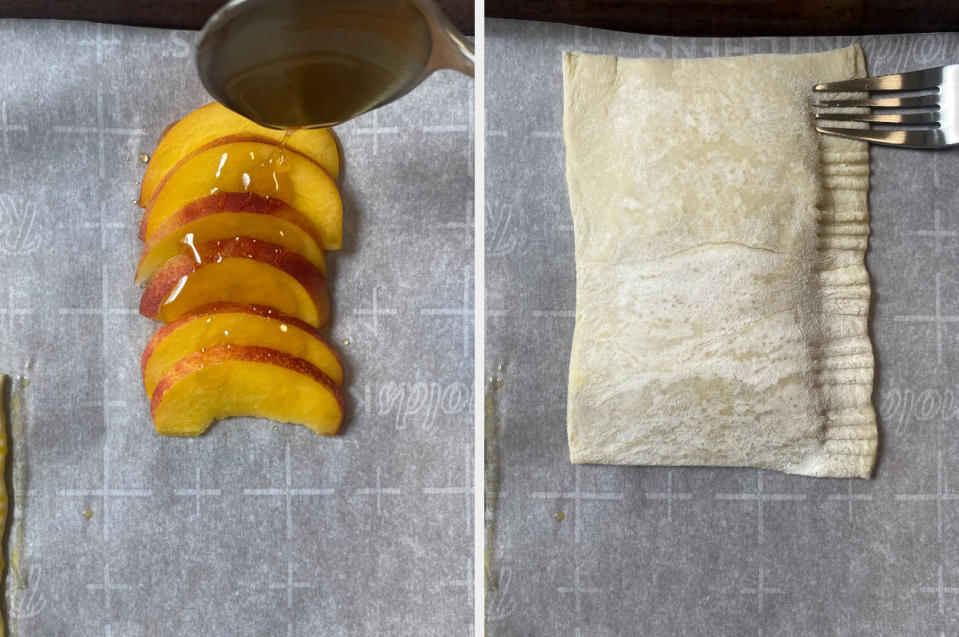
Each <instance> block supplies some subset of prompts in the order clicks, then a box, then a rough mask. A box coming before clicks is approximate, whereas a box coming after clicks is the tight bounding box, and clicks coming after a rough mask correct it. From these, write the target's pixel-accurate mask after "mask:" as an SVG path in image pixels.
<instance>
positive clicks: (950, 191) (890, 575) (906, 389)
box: [486, 20, 959, 636]
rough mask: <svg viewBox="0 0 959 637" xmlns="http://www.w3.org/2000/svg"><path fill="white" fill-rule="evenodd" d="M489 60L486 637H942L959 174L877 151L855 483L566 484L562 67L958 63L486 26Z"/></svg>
mask: <svg viewBox="0 0 959 637" xmlns="http://www.w3.org/2000/svg"><path fill="white" fill-rule="evenodd" d="M486 37H487V40H486V55H487V58H486V60H487V67H486V68H487V81H486V87H487V88H486V90H487V95H486V105H487V106H486V108H487V111H486V113H487V132H486V135H487V137H486V144H487V159H486V180H487V181H486V193H487V194H486V285H487V300H486V306H487V318H486V366H487V374H488V377H489V378H488V384H487V395H486V404H487V409H488V413H487V436H488V438H487V445H486V450H487V465H488V466H487V485H486V486H487V542H488V553H489V557H488V559H489V569H488V572H487V587H488V589H489V590H488V594H487V600H486V604H487V616H488V628H489V633H490V634H491V635H510V636H512V635H540V634H567V635H569V634H572V635H577V636H579V635H583V636H587V635H588V636H605V635H700V634H715V635H767V636H768V635H952V634H955V633H956V631H957V630H959V557H957V556H959V486H953V485H955V484H956V482H957V478H956V472H957V471H959V380H957V379H959V357H957V353H959V238H957V231H959V212H957V207H959V206H957V203H959V183H957V180H956V179H955V175H956V174H957V170H959V152H957V151H954V150H953V151H943V152H929V151H925V152H922V151H910V150H901V149H888V148H880V147H875V148H873V149H872V151H871V153H872V190H871V197H870V208H871V213H872V237H871V241H870V250H869V253H868V255H867V267H868V269H869V272H870V275H871V277H872V284H873V294H874V296H873V311H872V312H873V313H872V327H871V333H872V338H873V344H874V347H875V353H876V360H877V377H876V378H877V380H876V391H875V395H874V404H875V406H876V409H877V411H878V415H879V419H880V438H881V440H880V452H879V453H880V457H879V463H878V467H877V470H876V472H875V476H874V479H873V480H871V481H866V480H835V479H814V478H803V477H797V476H788V475H783V474H779V473H774V472H766V471H758V470H754V469H718V468H678V467H676V468H668V467H625V468H624V467H601V466H578V467H573V466H572V465H570V463H569V460H568V450H567V444H566V426H565V410H566V372H567V365H568V362H569V346H570V343H571V339H572V332H573V321H574V314H573V310H574V307H575V289H574V283H575V268H574V261H573V228H572V221H571V218H570V212H569V203H568V199H567V194H566V183H565V178H564V170H565V167H564V147H563V140H562V134H561V130H562V128H561V122H562V74H561V68H560V53H561V51H563V50H579V51H586V52H591V53H609V54H614V55H621V56H630V57H667V56H668V57H705V56H715V55H739V54H745V53H788V52H796V53H799V52H810V51H822V50H827V49H834V48H838V47H842V46H847V45H849V44H851V43H853V42H857V41H858V42H860V43H861V44H862V46H863V49H864V50H865V53H866V59H867V64H868V68H869V72H870V74H882V73H893V72H900V71H905V70H910V69H916V68H926V67H931V66H938V65H941V64H946V63H954V62H959V57H957V54H956V51H959V34H923V35H907V36H875V37H861V38H853V37H838V38H836V37H824V38H779V39H773V38H761V39H752V40H747V39H738V38H737V39H717V40H709V39H673V38H667V37H657V36H641V35H632V34H622V33H615V32H608V31H600V30H592V29H585V28H576V27H569V26H563V25H552V24H539V23H528V22H509V21H500V20H489V21H487V23H486ZM636 134H642V132H641V131H636ZM558 518H561V519H558Z"/></svg>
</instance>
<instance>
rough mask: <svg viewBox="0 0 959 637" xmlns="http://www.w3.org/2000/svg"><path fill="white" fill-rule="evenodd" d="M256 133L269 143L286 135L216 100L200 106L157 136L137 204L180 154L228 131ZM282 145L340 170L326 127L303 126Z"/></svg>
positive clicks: (328, 168) (328, 169)
mask: <svg viewBox="0 0 959 637" xmlns="http://www.w3.org/2000/svg"><path fill="white" fill-rule="evenodd" d="M244 134H245V135H256V136H257V137H261V138H263V139H266V140H268V141H270V142H273V143H278V142H280V141H282V140H283V138H284V137H285V136H286V132H285V131H281V130H274V129H272V128H265V127H263V126H260V125H259V124H256V123H254V122H252V121H250V120H248V119H247V118H245V117H243V116H242V115H238V114H236V113H234V112H233V111H231V110H230V109H228V108H226V107H225V106H223V105H222V104H220V103H219V102H213V103H212V104H207V105H206V106H201V107H200V108H198V109H196V110H195V111H193V112H191V113H190V114H189V115H187V116H186V117H184V118H183V119H181V120H180V121H178V122H176V123H174V124H173V125H172V126H170V127H169V128H168V129H167V130H166V131H165V132H164V133H163V135H162V136H161V137H160V141H159V143H157V147H156V150H155V151H153V156H152V157H151V158H150V161H149V163H148V164H147V169H146V172H145V173H144V174H143V184H142V185H141V186H140V201H139V203H140V207H141V208H142V207H144V206H146V204H147V202H148V201H150V199H151V198H152V197H153V194H154V191H155V190H156V187H157V185H158V184H159V183H160V181H161V180H162V179H163V178H164V177H165V176H166V175H167V173H169V172H170V171H171V170H172V169H173V167H174V166H175V165H176V164H177V163H178V162H180V161H182V160H183V158H184V157H186V156H187V155H189V154H190V153H192V152H194V151H195V150H196V149H198V148H200V147H201V146H203V145H205V144H209V143H210V142H212V141H215V140H217V139H219V138H221V137H226V136H228V135H244ZM286 147H287V148H289V149H291V150H293V151H295V152H298V153H300V154H301V155H305V156H306V157H309V158H310V159H312V160H313V161H315V162H316V163H317V164H319V165H320V166H322V167H323V169H324V170H326V172H328V173H329V174H330V175H331V176H332V177H333V178H334V179H336V177H337V175H338V174H339V172H340V156H339V150H338V149H337V146H336V137H334V135H333V133H332V132H331V131H330V130H329V129H326V128H315V129H303V130H299V131H297V132H296V134H294V135H290V136H289V137H287V140H286Z"/></svg>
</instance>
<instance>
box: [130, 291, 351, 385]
mask: <svg viewBox="0 0 959 637" xmlns="http://www.w3.org/2000/svg"><path fill="white" fill-rule="evenodd" d="M217 345H230V346H232V347H236V346H241V345H256V346H260V347H268V348H270V349H273V350H277V351H280V352H283V353H285V354H289V355H290V356H295V357H297V358H302V359H303V360H305V361H307V362H308V363H311V364H313V365H314V366H315V367H316V368H317V369H319V370H320V371H321V372H323V373H324V374H326V375H327V376H329V378H330V380H331V381H332V382H333V384H334V385H335V386H337V387H339V386H340V385H341V384H342V383H343V366H342V364H341V363H340V360H339V358H337V356H336V353H335V352H334V351H333V348H332V347H330V345H329V343H327V342H326V341H325V340H324V339H323V337H322V336H320V335H319V334H317V333H316V331H315V330H314V329H313V328H312V327H310V326H309V325H307V324H306V323H304V322H303V321H301V320H299V319H295V318H292V317H289V316H284V315H282V314H280V313H279V312H276V311H274V310H273V309H272V308H261V307H253V306H250V305H238V304H231V303H224V304H217V305H209V306H206V307H203V308H198V309H197V310H194V311H192V312H188V313H187V314H186V315H185V316H184V317H183V318H180V319H178V320H176V321H173V322H172V323H168V324H167V325H164V326H163V327H161V328H160V329H159V330H157V332H156V333H155V334H154V335H153V338H151V339H150V342H149V343H147V346H146V348H145V349H144V350H143V356H142V357H140V371H141V372H142V373H143V385H144V386H145V387H146V390H147V397H152V396H153V390H154V389H155V388H156V386H157V383H159V382H160V379H161V378H162V377H163V375H164V374H166V373H167V372H168V371H169V370H170V369H171V368H172V367H173V366H174V365H175V364H176V363H177V361H179V360H180V359H182V358H185V357H186V356H189V355H190V354H192V353H193V352H199V351H202V350H204V349H208V348H210V347H215V346H217Z"/></svg>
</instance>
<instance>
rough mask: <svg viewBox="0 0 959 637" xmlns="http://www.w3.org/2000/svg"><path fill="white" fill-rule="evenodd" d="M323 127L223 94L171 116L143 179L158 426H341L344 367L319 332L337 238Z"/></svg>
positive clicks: (148, 354) (183, 432) (172, 429)
mask: <svg viewBox="0 0 959 637" xmlns="http://www.w3.org/2000/svg"><path fill="white" fill-rule="evenodd" d="M338 172H339V151H338V148H337V142H336V139H335V137H334V136H333V134H332V133H331V132H330V131H328V130H326V129H315V130H299V131H296V133H295V134H290V133H288V132H287V131H278V130H272V129H269V128H264V127H262V126H259V125H257V124H255V123H253V122H251V121H249V120H247V119H244V118H243V117H241V116H239V115H237V114H235V113H233V112H232V111H230V110H228V109H226V108H225V107H223V106H221V105H220V104H217V103H213V104H208V105H206V106H203V107H201V108H199V109H197V110H195V111H193V112H192V113H190V114H189V115H187V116H186V117H184V118H183V119H181V120H180V121H178V122H176V123H175V124H173V125H172V126H171V127H170V128H169V129H168V130H167V131H166V133H165V134H164V135H163V136H162V137H161V139H160V141H159V143H158V145H157V148H156V151H155V152H154V153H153V156H152V157H151V158H150V160H149V163H148V165H147V170H146V173H145V174H144V176H143V185H142V189H141V191H140V206H141V207H142V208H144V213H143V220H142V222H141V224H140V239H141V240H142V241H143V242H144V243H145V244H146V245H145V246H144V248H143V254H142V256H141V257H140V262H139V264H138V266H137V271H136V283H137V284H138V285H145V286H146V289H145V290H144V292H143V296H142V297H141V299H140V313H141V314H143V315H144V316H146V317H149V318H152V319H156V320H159V321H162V322H163V323H165V325H164V326H162V327H161V328H160V329H159V330H158V331H157V332H156V333H155V334H154V335H153V338H151V339H150V342H149V343H148V344H147V346H146V349H145V350H144V351H143V357H142V359H141V363H140V364H141V370H142V372H143V384H144V386H145V387H146V392H147V396H148V397H149V399H150V412H151V415H152V417H153V422H154V424H155V425H156V430H157V432H158V433H160V434H164V435H174V436H196V435H199V434H201V433H203V432H204V431H205V430H206V429H207V428H208V427H209V426H210V424H211V423H212V422H213V421H214V420H218V419H221V418H228V417H232V416H256V417H260V418H270V419H273V420H277V421H282V422H290V423H296V424H300V425H305V426H306V427H309V428H310V429H312V430H313V431H315V432H316V433H319V434H324V435H333V434H336V433H337V431H339V428H340V425H341V424H342V422H343V412H344V402H343V396H342V393H341V390H340V387H341V385H342V382H343V368H342V366H341V364H340V361H339V359H338V358H337V355H336V353H335V352H334V351H333V349H332V347H330V344H329V343H328V342H327V341H326V340H325V339H324V338H323V337H322V336H320V334H319V333H318V331H317V330H318V329H319V328H321V327H323V326H324V325H325V324H326V322H327V320H328V318H329V314H330V298H329V291H328V288H327V285H326V266H325V262H324V257H323V254H324V252H323V251H324V250H336V249H338V248H339V247H340V244H341V242H342V222H343V207H342V203H341V201H340V194H339V191H338V190H337V188H336V182H335V179H336V176H337V174H338Z"/></svg>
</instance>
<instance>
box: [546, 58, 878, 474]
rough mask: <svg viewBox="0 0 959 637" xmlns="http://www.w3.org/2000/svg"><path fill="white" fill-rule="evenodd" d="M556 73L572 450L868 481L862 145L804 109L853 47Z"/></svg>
mask: <svg viewBox="0 0 959 637" xmlns="http://www.w3.org/2000/svg"><path fill="white" fill-rule="evenodd" d="M563 74H564V120H563V132H564V137H565V141H566V178H567V184H568V187H569V197H570V204H571V209H572V213H573V222H574V227H575V242H576V328H575V333H574V336H573V344H572V352H571V359H570V368H569V394H568V406H567V409H568V413H567V416H568V418H567V426H568V434H569V450H570V458H571V460H572V462H574V463H601V464H630V465H722V466H750V467H759V468H764V469H774V470H779V471H784V472H788V473H796V474H803V475H810V476H834V477H852V476H858V477H869V476H870V474H871V472H872V468H873V464H874V462H875V455H876V439H877V432H876V418H875V412H874V410H873V406H872V402H871V395H872V387H873V354H872V347H871V344H870V341H869V335H868V327H867V322H868V314H869V296H870V286H869V275H868V273H867V272H866V268H865V265H864V255H865V250H866V245H867V240H868V234H869V215H868V210H867V199H866V194H867V190H868V185H869V155H868V149H867V147H866V145H865V144H863V143H861V142H854V141H848V140H843V139H838V138H834V137H824V136H820V135H818V134H817V133H816V132H815V131H814V129H813V126H812V123H811V114H810V112H809V99H810V88H811V87H812V86H813V85H814V84H816V83H819V82H828V81H832V80H840V79H846V78H851V77H862V76H863V75H865V62H864V59H863V55H862V51H861V50H860V49H859V47H858V46H854V47H849V48H846V49H840V50H836V51H830V52H826V53H819V54H813V55H760V56H747V57H736V58H713V59H679V60H652V59H622V58H615V57H609V56H599V55H585V54H579V53H566V54H564V58H563Z"/></svg>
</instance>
